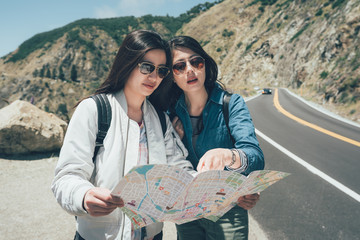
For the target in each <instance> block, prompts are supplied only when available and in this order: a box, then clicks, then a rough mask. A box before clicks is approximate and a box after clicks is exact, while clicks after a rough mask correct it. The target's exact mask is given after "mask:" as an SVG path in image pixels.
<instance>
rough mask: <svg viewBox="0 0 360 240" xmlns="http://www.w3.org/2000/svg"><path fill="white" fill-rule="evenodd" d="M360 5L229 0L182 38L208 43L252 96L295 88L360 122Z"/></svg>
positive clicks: (225, 75) (230, 77)
mask: <svg viewBox="0 0 360 240" xmlns="http://www.w3.org/2000/svg"><path fill="white" fill-rule="evenodd" d="M359 32H360V1H358V0H348V1H346V0H311V1H309V0H295V1H291V0H281V1H280V0H278V1H277V0H269V1H266V0H264V1H260V0H248V1H246V0H244V1H239V0H226V1H224V2H223V3H221V4H219V5H217V6H215V7H213V8H211V9H210V10H209V11H207V12H205V13H203V14H201V15H200V16H198V17H197V18H194V19H193V20H192V21H191V22H190V23H188V24H186V25H185V26H184V27H183V28H182V29H181V30H180V31H179V32H178V34H186V35H191V36H193V37H195V38H196V39H198V40H200V41H201V42H202V44H203V45H204V48H205V49H206V50H207V51H208V52H209V53H210V54H211V55H212V56H214V57H215V59H216V60H217V62H218V63H219V66H220V70H221V72H222V81H223V82H225V83H227V85H228V86H230V87H231V88H233V89H236V90H237V91H240V92H242V93H243V94H244V95H248V94H251V91H253V89H254V87H255V89H256V87H260V88H262V87H267V86H268V87H287V88H291V89H292V90H293V91H295V92H297V93H298V94H300V95H302V96H303V97H305V98H306V99H309V100H311V101H314V102H316V103H319V104H323V105H324V106H325V107H326V108H328V109H330V110H332V111H334V112H336V113H338V114H340V115H343V116H345V117H347V118H349V119H352V120H354V121H358V122H359V121H360V58H359V57H360V49H359V47H358V46H360V40H359V36H360V34H359Z"/></svg>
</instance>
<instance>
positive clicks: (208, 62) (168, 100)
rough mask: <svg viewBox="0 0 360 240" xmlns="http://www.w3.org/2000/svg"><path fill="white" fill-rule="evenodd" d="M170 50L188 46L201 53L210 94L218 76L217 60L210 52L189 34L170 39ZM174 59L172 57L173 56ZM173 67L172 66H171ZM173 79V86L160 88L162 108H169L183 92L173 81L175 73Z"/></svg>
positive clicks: (206, 86)
mask: <svg viewBox="0 0 360 240" xmlns="http://www.w3.org/2000/svg"><path fill="white" fill-rule="evenodd" d="M169 47H170V52H171V53H172V51H173V50H176V49H178V48H182V47H183V48H188V49H190V50H192V51H193V52H195V53H196V54H199V55H200V56H201V57H202V58H204V59H205V73H206V78H205V83H204V85H205V89H206V91H207V92H208V94H209V95H210V92H211V91H212V89H213V88H214V86H215V82H216V80H217V78H218V67H217V64H216V62H215V60H214V59H213V58H212V57H210V55H209V54H207V53H206V52H205V50H204V49H203V48H202V47H201V45H200V43H199V42H198V41H197V40H195V39H194V38H192V37H189V36H175V37H174V38H172V39H171V40H170V41H169ZM171 61H172V58H171ZM171 69H172V68H171ZM170 76H171V78H172V81H171V86H167V88H162V89H159V91H161V95H160V96H159V98H162V99H161V100H160V99H159V100H158V101H157V102H160V103H162V108H165V109H168V108H169V107H170V106H172V105H174V104H175V102H176V101H177V99H178V98H179V96H180V95H181V94H182V92H183V91H182V90H181V88H179V87H178V86H177V85H176V83H174V81H173V78H174V76H173V73H172V72H171V74H170Z"/></svg>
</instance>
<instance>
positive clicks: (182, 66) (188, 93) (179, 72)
mask: <svg viewBox="0 0 360 240" xmlns="http://www.w3.org/2000/svg"><path fill="white" fill-rule="evenodd" d="M170 48H171V52H172V59H173V63H172V70H173V77H174V84H173V86H172V89H171V91H169V92H170V94H169V98H170V99H171V100H170V101H169V100H168V102H170V105H171V106H170V113H171V114H172V115H176V116H175V117H174V119H173V125H174V127H175V129H176V130H177V131H178V133H179V135H180V137H182V141H183V143H184V145H185V146H186V148H187V149H188V152H189V156H188V159H189V160H190V161H191V163H192V164H193V166H194V168H196V169H197V171H198V172H203V171H207V170H224V169H226V170H229V171H237V172H239V173H242V174H244V175H247V174H249V173H250V172H252V171H255V170H261V169H263V168H264V156H263V153H262V150H261V149H260V147H259V143H258V140H257V138H256V135H255V128H254V125H253V123H252V119H251V116H250V113H249V110H248V108H247V106H246V104H245V102H244V99H243V98H242V97H241V96H239V95H238V94H233V95H232V97H231V99H230V102H229V127H230V132H231V135H230V134H229V131H228V129H227V126H226V123H225V119H224V115H223V111H222V105H223V96H224V93H225V91H224V90H223V89H222V88H221V87H220V85H219V84H217V83H216V80H217V73H218V70H217V65H216V62H215V61H214V60H213V59H212V58H211V57H210V56H209V55H208V54H207V53H206V52H205V51H204V50H203V48H202V47H201V46H200V44H199V43H198V42H197V41H196V40H195V39H193V38H191V37H188V36H178V37H175V38H173V39H172V40H170ZM178 120H180V121H178ZM178 123H180V127H179V125H178ZM181 125H182V126H181ZM232 138H233V140H232ZM258 200H259V194H253V195H247V196H243V197H240V198H239V199H238V202H237V205H236V206H235V207H234V208H232V209H231V210H230V211H228V212H227V213H226V214H225V215H224V216H223V217H222V218H220V219H219V220H218V221H217V222H212V221H210V220H208V219H205V218H203V219H199V220H196V221H193V222H189V223H185V224H181V225H176V228H177V232H178V238H179V239H180V240H181V239H186V240H189V239H196V240H200V239H217V240H219V239H247V238H248V213H247V210H249V209H251V208H252V207H254V206H255V204H256V202H257V201H258Z"/></svg>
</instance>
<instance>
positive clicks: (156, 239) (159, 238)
mask: <svg viewBox="0 0 360 240" xmlns="http://www.w3.org/2000/svg"><path fill="white" fill-rule="evenodd" d="M162 237H163V232H162V231H161V232H160V233H159V234H158V235H156V236H155V237H154V240H162ZM74 240H85V238H83V237H81V236H80V234H79V233H78V232H77V231H76V233H75V237H74Z"/></svg>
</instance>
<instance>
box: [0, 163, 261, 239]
mask: <svg viewBox="0 0 360 240" xmlns="http://www.w3.org/2000/svg"><path fill="white" fill-rule="evenodd" d="M57 160H58V158H57V157H56V156H55V157H49V156H34V157H31V159H29V158H28V159H24V158H19V159H11V160H10V159H2V158H0V186H1V188H0V216H1V218H0V236H1V237H0V238H1V239H7V240H12V239H14V240H15V239H29V240H41V239H51V240H64V239H69V240H70V239H73V236H74V233H75V219H74V216H71V215H69V214H67V213H66V212H65V211H64V210H62V209H61V207H60V206H59V205H58V204H57V202H56V200H55V198H54V196H53V194H52V192H51V190H50V184H51V181H52V179H53V177H54V169H55V165H56V162H57ZM163 239H164V240H176V230H175V226H174V224H173V223H169V222H166V223H165V228H164V238H163ZM249 239H250V240H258V239H259V240H260V239H261V240H265V239H267V238H266V235H265V234H264V233H263V231H262V230H261V229H260V227H259V226H258V224H257V223H256V221H255V220H254V219H252V218H251V216H250V235H249Z"/></svg>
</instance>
